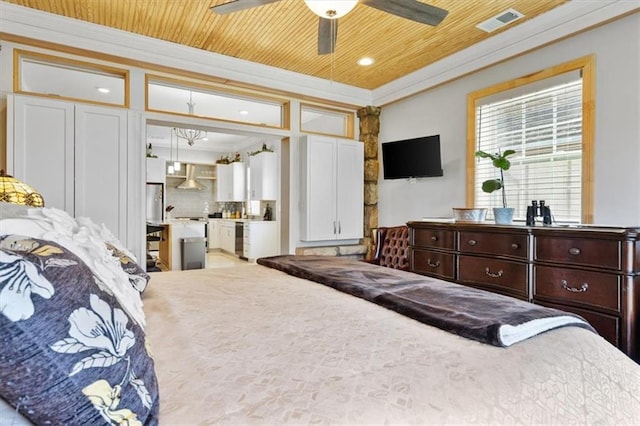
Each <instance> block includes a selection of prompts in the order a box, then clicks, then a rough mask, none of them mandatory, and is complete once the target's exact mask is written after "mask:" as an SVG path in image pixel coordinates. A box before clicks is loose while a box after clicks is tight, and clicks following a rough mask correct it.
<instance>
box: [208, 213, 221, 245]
mask: <svg viewBox="0 0 640 426" xmlns="http://www.w3.org/2000/svg"><path fill="white" fill-rule="evenodd" d="M221 222H222V221H221V220H220V219H209V223H208V224H207V237H208V239H209V250H219V249H220V223H221Z"/></svg>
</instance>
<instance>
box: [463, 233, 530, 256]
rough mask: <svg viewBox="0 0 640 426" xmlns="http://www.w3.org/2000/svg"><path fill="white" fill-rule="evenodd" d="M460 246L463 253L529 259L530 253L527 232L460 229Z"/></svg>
mask: <svg viewBox="0 0 640 426" xmlns="http://www.w3.org/2000/svg"><path fill="white" fill-rule="evenodd" d="M458 247H459V249H460V252H461V253H481V254H493V255H497V256H509V257H514V258H517V259H523V260H527V258H528V253H529V244H528V236H527V235H526V234H522V235H521V234H498V233H495V232H494V233H488V232H473V231H460V232H459V243H458Z"/></svg>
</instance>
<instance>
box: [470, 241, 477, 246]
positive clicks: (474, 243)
mask: <svg viewBox="0 0 640 426" xmlns="http://www.w3.org/2000/svg"><path fill="white" fill-rule="evenodd" d="M467 243H468V244H469V245H470V246H475V245H476V244H478V242H477V241H476V240H469V241H467Z"/></svg>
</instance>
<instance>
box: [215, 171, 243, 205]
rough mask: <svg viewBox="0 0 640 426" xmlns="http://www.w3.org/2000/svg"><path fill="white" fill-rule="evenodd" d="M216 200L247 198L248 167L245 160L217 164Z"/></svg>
mask: <svg viewBox="0 0 640 426" xmlns="http://www.w3.org/2000/svg"><path fill="white" fill-rule="evenodd" d="M216 200H217V201H245V200H246V168H245V164H244V163H243V162H240V161H237V162H235V163H231V164H217V165H216Z"/></svg>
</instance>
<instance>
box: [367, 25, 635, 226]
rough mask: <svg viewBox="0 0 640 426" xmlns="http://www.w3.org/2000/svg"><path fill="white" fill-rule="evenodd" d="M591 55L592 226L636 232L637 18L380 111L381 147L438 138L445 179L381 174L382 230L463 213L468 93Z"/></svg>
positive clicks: (515, 59)
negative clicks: (593, 130) (593, 66)
mask: <svg viewBox="0 0 640 426" xmlns="http://www.w3.org/2000/svg"><path fill="white" fill-rule="evenodd" d="M590 54H595V56H596V106H595V109H596V116H595V128H596V134H595V170H594V176H595V185H594V187H595V188H594V201H595V202H594V218H595V223H598V224H612V225H628V226H632V225H640V185H639V183H640V167H639V166H638V165H639V164H640V78H639V76H640V14H638V13H636V14H634V15H631V16H628V17H626V18H622V19H620V20H617V21H614V22H612V23H609V24H608V25H605V26H602V27H598V28H595V29H592V30H590V31H587V32H584V33H581V34H578V35H576V36H573V37H570V38H567V39H565V40H563V41H559V42H557V43H554V44H551V45H549V46H546V47H544V48H541V49H538V50H535V51H533V52H530V53H528V54H524V55H522V56H519V57H516V58H513V59H510V60H508V61H505V62H502V63H500V64H498V65H494V66H492V67H489V68H486V69H484V70H482V71H479V72H476V73H473V74H471V75H468V76H466V77H463V78H460V79H458V80H455V81H452V82H450V83H448V84H444V85H442V86H439V87H437V88H434V89H432V90H429V91H427V92H425V93H422V94H419V95H415V96H413V97H410V98H407V99H405V100H403V101H399V102H397V103H394V104H390V105H388V106H385V107H383V108H382V113H381V115H380V137H379V140H380V142H381V143H382V142H388V141H393V140H399V139H407V138H412V137H418V136H426V135H432V134H440V138H441V147H442V166H443V169H444V176H443V177H437V178H425V179H422V180H420V181H417V182H415V183H411V182H407V181H404V180H399V181H394V180H386V181H385V180H383V179H382V172H381V173H380V180H379V204H378V207H379V224H380V226H391V225H395V224H400V223H404V222H406V221H408V220H415V219H420V218H422V217H425V216H427V217H442V216H445V217H450V216H451V208H452V207H464V205H465V187H466V115H467V111H466V99H467V94H468V93H470V92H473V91H476V90H479V89H482V88H485V87H488V86H491V85H494V84H496V83H500V82H503V81H507V80H511V79H514V78H516V77H519V76H523V75H527V74H530V73H532V72H535V71H538V70H541V69H544V68H548V67H550V66H553V65H558V64H561V63H564V62H567V61H569V60H571V59H575V58H579V57H583V56H586V55H590ZM380 152H381V151H380ZM381 170H382V169H381ZM551 208H552V210H553V206H551Z"/></svg>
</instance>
